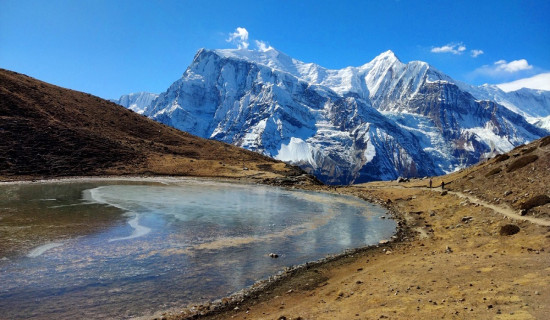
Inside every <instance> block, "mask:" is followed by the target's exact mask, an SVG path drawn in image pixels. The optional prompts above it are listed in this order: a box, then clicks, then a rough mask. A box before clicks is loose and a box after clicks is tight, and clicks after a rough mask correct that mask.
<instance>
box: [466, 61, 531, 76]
mask: <svg viewBox="0 0 550 320" xmlns="http://www.w3.org/2000/svg"><path fill="white" fill-rule="evenodd" d="M531 69H533V66H532V65H530V64H529V63H528V62H527V60H525V59H520V60H514V61H510V62H507V61H506V60H498V61H496V62H494V63H493V64H492V65H483V66H481V67H479V68H477V69H476V70H475V71H474V72H473V74H474V75H483V76H489V77H493V78H501V79H502V80H504V81H505V78H510V76H511V75H513V74H517V73H519V72H525V71H527V70H531ZM531 74H532V73H531ZM502 80H501V81H502Z"/></svg>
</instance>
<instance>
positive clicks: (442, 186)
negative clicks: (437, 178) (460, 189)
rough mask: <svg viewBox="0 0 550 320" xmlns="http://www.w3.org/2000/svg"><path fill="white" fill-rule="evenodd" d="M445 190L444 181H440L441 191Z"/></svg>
mask: <svg viewBox="0 0 550 320" xmlns="http://www.w3.org/2000/svg"><path fill="white" fill-rule="evenodd" d="M444 189H445V181H443V180H441V190H444Z"/></svg>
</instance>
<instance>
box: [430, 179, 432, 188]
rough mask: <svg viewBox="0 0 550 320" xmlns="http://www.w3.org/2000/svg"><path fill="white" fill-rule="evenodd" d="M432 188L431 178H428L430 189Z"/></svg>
mask: <svg viewBox="0 0 550 320" xmlns="http://www.w3.org/2000/svg"><path fill="white" fill-rule="evenodd" d="M431 188H432V178H430V189H431Z"/></svg>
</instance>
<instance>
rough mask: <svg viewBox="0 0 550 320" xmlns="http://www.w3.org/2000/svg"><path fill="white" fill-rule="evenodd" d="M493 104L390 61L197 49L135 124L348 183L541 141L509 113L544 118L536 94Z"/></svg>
mask: <svg viewBox="0 0 550 320" xmlns="http://www.w3.org/2000/svg"><path fill="white" fill-rule="evenodd" d="M495 94H496V95H499V97H500V95H501V94H502V91H501V90H500V89H498V88H493V87H475V86H471V85H467V84H462V83H460V82H457V81H455V80H453V79H452V78H451V77H449V76H447V75H446V74H444V73H442V72H441V71H439V70H437V69H436V68H434V67H432V66H430V65H429V64H428V63H425V62H422V61H411V62H408V63H403V62H402V61H400V60H399V58H397V56H396V55H395V54H394V53H393V52H392V51H386V52H383V53H382V54H380V55H378V56H377V57H375V58H374V59H373V60H372V61H370V62H368V63H366V64H364V65H361V66H359V67H352V66H350V67H346V68H342V69H338V70H334V69H327V68H324V67H322V66H319V65H317V64H315V63H305V62H302V61H299V60H296V59H293V58H291V57H289V56H288V55H286V54H284V53H282V52H280V51H278V50H276V49H274V48H268V49H266V50H256V51H254V50H247V49H224V50H207V49H201V50H199V51H198V52H197V54H196V55H195V58H194V59H193V62H192V63H191V64H190V65H189V67H188V68H187V69H186V71H185V72H184V73H183V75H182V77H181V78H180V79H178V80H177V81H176V82H174V83H173V84H172V85H171V86H170V87H169V88H168V89H167V90H166V91H165V92H163V93H161V94H160V95H159V97H158V98H156V99H155V100H154V101H153V102H152V104H151V106H150V107H148V108H147V109H146V110H145V113H144V115H146V116H148V117H150V118H152V119H155V120H157V121H159V122H162V123H165V124H167V125H170V126H173V127H176V128H178V129H180V130H183V131H187V132H190V133H192V134H195V135H198V136H201V137H205V138H209V139H215V140H220V141H224V142H227V143H231V144H234V145H237V146H240V147H243V148H246V149H249V150H252V151H257V152H261V153H263V154H265V155H267V156H270V157H274V158H276V159H280V160H284V161H288V162H291V163H293V164H296V165H299V166H301V167H302V168H304V169H305V170H307V171H308V172H310V173H313V174H315V175H316V176H317V177H318V178H319V179H321V180H322V181H324V182H327V183H334V184H347V183H354V182H355V183H358V182H364V181H370V180H379V179H385V180H387V179H394V178H397V177H398V176H407V177H419V176H431V175H439V174H443V173H445V172H451V171H454V170H456V169H459V168H464V167H466V166H468V165H471V164H474V163H477V162H478V161H479V160H480V159H484V158H486V157H489V156H492V155H494V154H496V153H499V152H504V151H508V150H510V149H511V148H513V147H514V146H517V145H520V144H522V143H525V142H528V141H531V140H534V139H537V138H539V137H541V136H543V135H547V134H548V133H549V132H548V131H546V130H543V129H540V128H537V127H535V126H534V125H533V124H532V123H534V122H535V121H536V120H537V119H535V118H533V119H534V120H533V121H531V120H530V122H531V123H528V122H526V118H527V117H526V116H523V114H522V113H519V112H512V111H510V110H509V109H512V108H513V107H514V106H515V107H516V108H517V109H522V110H529V111H528V112H529V113H531V114H535V113H537V114H543V113H544V112H545V111H544V110H545V109H544V106H543V105H544V103H545V102H544V101H546V100H545V99H546V96H544V95H543V94H540V95H539V96H537V95H534V93H533V92H529V91H522V92H519V93H517V94H516V95H515V96H513V95H506V96H502V99H501V100H497V99H496V98H495V99H493V98H490V97H491V95H492V96H493V97H494V96H495ZM504 98H506V101H508V105H506V104H504V103H501V102H499V101H504ZM533 102H536V106H535V104H533ZM503 105H504V106H506V107H508V108H506V107H504V106H503ZM525 112H527V111H525ZM547 123H548V121H547V120H546V121H540V123H539V122H537V123H536V124H537V125H539V126H540V127H544V126H545V125H546V124H547Z"/></svg>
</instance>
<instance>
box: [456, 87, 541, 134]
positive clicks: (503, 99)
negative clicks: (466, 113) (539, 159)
mask: <svg viewBox="0 0 550 320" xmlns="http://www.w3.org/2000/svg"><path fill="white" fill-rule="evenodd" d="M457 85H458V86H459V87H460V88H461V89H463V90H464V91H467V92H469V93H471V94H472V95H473V96H474V97H476V98H477V99H482V100H492V101H495V102H497V103H499V104H501V105H503V106H505V107H506V108H508V109H510V110H512V111H514V112H516V113H519V114H521V115H522V116H524V117H525V119H526V120H527V121H528V122H529V123H532V124H535V125H537V126H539V127H541V128H545V129H547V130H550V126H549V124H548V121H546V122H545V121H544V118H548V117H549V116H550V91H544V90H534V89H527V88H522V89H519V90H516V91H511V92H505V91H502V90H501V89H500V88H498V87H497V86H495V85H483V86H479V87H475V86H472V85H469V84H465V83H461V82H457Z"/></svg>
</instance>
